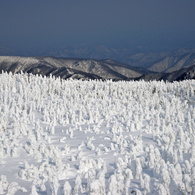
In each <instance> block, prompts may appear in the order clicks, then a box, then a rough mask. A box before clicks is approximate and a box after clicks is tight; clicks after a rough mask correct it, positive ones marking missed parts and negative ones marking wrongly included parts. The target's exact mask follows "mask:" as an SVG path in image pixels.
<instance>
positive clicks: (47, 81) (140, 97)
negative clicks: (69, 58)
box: [0, 73, 195, 195]
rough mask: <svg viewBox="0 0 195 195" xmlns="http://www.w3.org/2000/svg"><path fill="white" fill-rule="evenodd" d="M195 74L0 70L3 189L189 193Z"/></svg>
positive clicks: (194, 149) (193, 172) (194, 163)
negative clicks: (134, 76)
mask: <svg viewBox="0 0 195 195" xmlns="http://www.w3.org/2000/svg"><path fill="white" fill-rule="evenodd" d="M194 95H195V81H194V80H191V81H187V80H186V81H183V82H174V83H164V82H144V81H140V82H124V81H123V82H111V81H105V82H102V81H78V80H77V81H76V80H66V81H65V80H60V79H54V78H51V77H50V78H46V77H44V78H43V77H39V76H33V75H28V74H15V75H12V74H11V73H10V74H7V73H3V74H1V75H0V121H1V123H0V178H1V179H0V194H9V195H11V194H16V195H20V194H21V195H22V194H26V195H27V194H28V195H29V194H33V195H36V194H42V195H44V194H45V195H51V194H52V195H53V194H54V195H60V194H93V195H100V194H102V195H103V194H108V195H115V194H122V195H126V194H137V195H138V194H171V195H178V194H192V192H193V193H194V192H195V189H194V181H195V135H194V128H195V108H194V107H195V98H194Z"/></svg>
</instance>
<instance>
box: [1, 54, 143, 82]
mask: <svg viewBox="0 0 195 195" xmlns="http://www.w3.org/2000/svg"><path fill="white" fill-rule="evenodd" d="M2 70H4V71H8V72H10V71H11V72H12V73H19V72H21V71H23V72H27V73H33V74H40V75H46V76H49V75H50V74H52V75H55V76H56V77H58V76H60V77H61V78H64V79H66V78H74V77H75V76H76V77H77V78H85V77H86V78H87V79H88V78H90V75H91V78H92V79H93V78H101V79H127V78H135V77H139V76H141V75H143V73H144V72H145V70H142V69H139V70H136V68H134V67H132V68H131V67H129V66H126V65H124V64H120V63H117V62H114V63H113V61H111V62H109V61H102V60H94V59H78V58H75V59H74V58H73V59H70V58H54V57H14V56H0V71H2Z"/></svg>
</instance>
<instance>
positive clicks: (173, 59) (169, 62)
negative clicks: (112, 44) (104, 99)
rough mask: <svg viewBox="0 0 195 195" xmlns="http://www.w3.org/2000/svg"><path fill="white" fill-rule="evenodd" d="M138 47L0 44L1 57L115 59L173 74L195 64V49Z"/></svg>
mask: <svg viewBox="0 0 195 195" xmlns="http://www.w3.org/2000/svg"><path fill="white" fill-rule="evenodd" d="M140 51H141V50H135V49H118V48H117V49H116V48H108V47H105V46H104V45H96V46H90V45H82V46H65V47H62V48H52V49H50V50H44V49H36V50H25V51H18V50H17V51H14V50H11V49H9V48H3V47H0V56H3V55H4V56H9V55H16V56H54V57H58V58H71V59H72V58H82V59H96V60H102V59H112V60H114V61H117V62H119V63H121V64H126V65H129V66H130V68H132V67H141V68H144V69H147V70H149V71H153V72H164V73H170V72H173V71H176V70H180V69H181V68H185V67H187V66H190V65H193V64H195V49H188V50H186V49H179V50H176V51H174V52H170V51H169V52H158V53H151V52H149V51H145V50H144V52H141V53H140Z"/></svg>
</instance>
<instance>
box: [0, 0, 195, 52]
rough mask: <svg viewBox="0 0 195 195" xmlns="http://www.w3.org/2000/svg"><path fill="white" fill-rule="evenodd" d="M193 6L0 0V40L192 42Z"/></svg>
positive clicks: (176, 1)
mask: <svg viewBox="0 0 195 195" xmlns="http://www.w3.org/2000/svg"><path fill="white" fill-rule="evenodd" d="M194 10H195V0H1V1H0V46H2V47H14V48H19V49H26V48H28V49H35V48H37V47H39V48H52V47H54V46H57V47H58V46H65V45H75V44H76V45H77V44H86V43H88V44H103V45H105V46H108V47H115V48H117V47H118V48H128V47H134V46H139V45H140V46H141V45H147V46H148V47H151V48H152V47H153V48H155V47H160V45H161V44H162V46H163V45H164V47H165V48H166V46H167V45H170V46H173V45H174V44H175V47H193V44H195V36H194V33H195V11H194ZM167 47H169V46H167ZM194 47H195V46H194Z"/></svg>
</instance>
